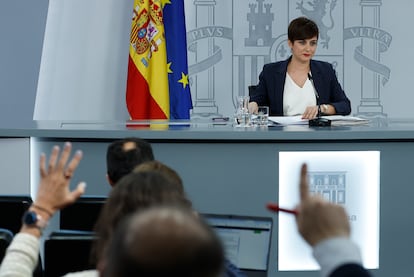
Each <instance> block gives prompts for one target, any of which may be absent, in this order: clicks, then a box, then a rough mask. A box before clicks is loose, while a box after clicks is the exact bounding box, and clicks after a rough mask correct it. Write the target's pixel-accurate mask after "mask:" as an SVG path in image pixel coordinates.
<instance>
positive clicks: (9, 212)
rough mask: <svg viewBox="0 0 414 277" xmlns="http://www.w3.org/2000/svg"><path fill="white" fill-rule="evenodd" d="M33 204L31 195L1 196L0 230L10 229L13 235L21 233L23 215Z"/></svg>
mask: <svg viewBox="0 0 414 277" xmlns="http://www.w3.org/2000/svg"><path fill="white" fill-rule="evenodd" d="M31 203H32V198H31V197H30V195H0V211H2V216H1V220H0V228H4V229H8V230H10V231H11V232H12V233H13V234H16V233H17V232H19V230H20V227H21V226H22V217H23V214H24V212H25V211H26V210H27V209H28V208H29V207H30V205H31Z"/></svg>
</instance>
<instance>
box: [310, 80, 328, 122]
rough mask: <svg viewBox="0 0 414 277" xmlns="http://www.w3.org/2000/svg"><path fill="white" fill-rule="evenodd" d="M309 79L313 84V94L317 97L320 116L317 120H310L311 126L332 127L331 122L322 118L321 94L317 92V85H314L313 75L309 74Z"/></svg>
mask: <svg viewBox="0 0 414 277" xmlns="http://www.w3.org/2000/svg"><path fill="white" fill-rule="evenodd" d="M308 78H309V81H311V83H312V87H313V92H314V93H315V96H316V105H317V106H318V115H317V117H316V118H313V119H309V126H311V127H328V126H331V120H329V119H327V118H322V117H321V113H322V112H321V103H320V101H319V94H318V92H317V91H316V88H315V84H314V83H313V78H312V75H311V74H310V73H308Z"/></svg>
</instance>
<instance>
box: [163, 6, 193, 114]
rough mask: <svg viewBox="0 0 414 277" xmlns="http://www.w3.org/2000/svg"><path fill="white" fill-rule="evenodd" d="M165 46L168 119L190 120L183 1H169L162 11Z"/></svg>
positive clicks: (190, 102)
mask: <svg viewBox="0 0 414 277" xmlns="http://www.w3.org/2000/svg"><path fill="white" fill-rule="evenodd" d="M163 19H164V29H165V40H166V45H167V63H168V86H169V91H170V119H190V110H191V109H192V108H193V104H192V101H191V92H190V83H189V77H188V62H187V35H186V28H185V15H184V0H171V3H167V4H165V6H164V9H163Z"/></svg>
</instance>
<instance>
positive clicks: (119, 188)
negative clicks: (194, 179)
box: [91, 171, 192, 263]
mask: <svg viewBox="0 0 414 277" xmlns="http://www.w3.org/2000/svg"><path fill="white" fill-rule="evenodd" d="M156 205H175V206H180V207H184V208H188V209H191V207H192V204H191V201H189V200H188V199H187V198H186V196H185V195H184V194H183V192H182V190H180V188H179V187H177V184H176V183H175V182H174V181H173V180H170V179H169V178H168V177H167V176H166V175H164V174H163V173H162V172H159V171H148V172H132V173H130V174H127V175H125V176H124V177H122V178H121V180H119V181H118V183H117V184H116V186H114V187H113V188H112V190H111V192H110V194H109V196H108V199H107V201H106V202H105V204H104V206H103V207H102V210H101V212H100V214H99V217H98V220H97V222H96V224H95V228H94V231H95V232H96V234H97V236H98V240H97V242H96V243H95V244H94V246H93V251H92V253H91V258H92V262H93V263H99V262H101V261H102V258H103V256H104V252H105V250H106V248H107V245H108V242H109V240H110V238H111V237H112V235H113V232H114V230H115V228H116V227H117V226H118V224H119V222H120V221H121V220H122V219H124V218H125V217H126V216H129V215H131V214H132V213H134V212H137V211H142V210H145V209H148V208H150V207H153V206H156Z"/></svg>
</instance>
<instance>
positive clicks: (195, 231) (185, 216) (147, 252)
mask: <svg viewBox="0 0 414 277" xmlns="http://www.w3.org/2000/svg"><path fill="white" fill-rule="evenodd" d="M108 261H109V262H108V268H107V269H108V273H110V274H109V275H106V276H151V277H163V276H181V277H190V276H200V277H215V276H219V273H220V272H221V269H222V266H223V261H224V254H223V249H222V246H221V243H220V240H219V238H218V237H217V236H216V235H215V234H214V232H213V231H212V230H211V229H210V227H209V226H208V225H207V224H206V223H205V222H203V221H201V220H200V219H199V218H198V217H197V216H195V215H194V213H193V212H192V211H190V210H183V209H178V208H172V207H168V208H167V207H163V208H162V207H157V208H151V209H149V210H146V211H144V212H141V213H137V214H134V215H133V216H132V217H131V218H130V219H129V221H127V222H126V223H125V224H123V225H122V227H121V228H120V229H118V231H117V232H116V234H115V236H114V239H113V241H112V244H111V248H110V251H109V257H108Z"/></svg>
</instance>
